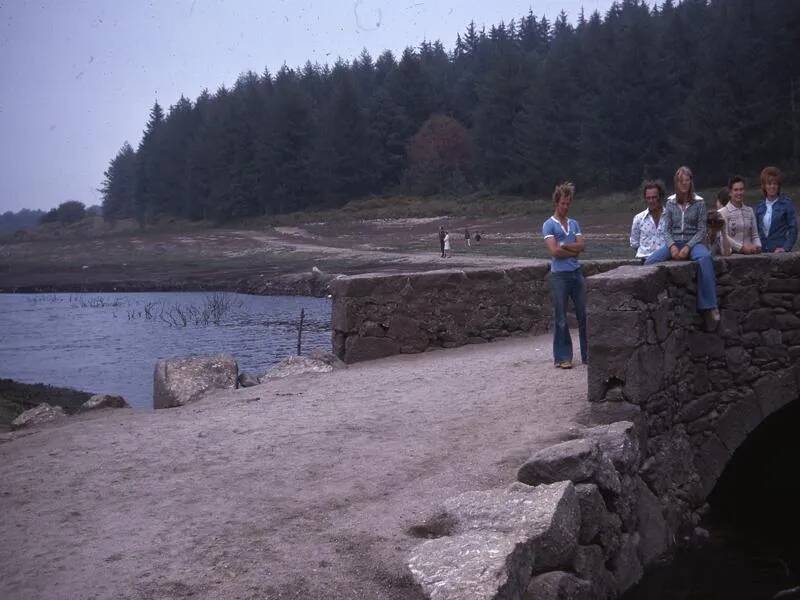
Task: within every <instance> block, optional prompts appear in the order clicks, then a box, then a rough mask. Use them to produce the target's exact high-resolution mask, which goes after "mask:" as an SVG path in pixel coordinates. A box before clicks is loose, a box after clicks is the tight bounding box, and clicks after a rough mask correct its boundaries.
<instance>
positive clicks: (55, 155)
mask: <svg viewBox="0 0 800 600" xmlns="http://www.w3.org/2000/svg"><path fill="white" fill-rule="evenodd" d="M611 4H612V1H611V0H584V1H576V0H561V1H548V2H535V1H531V0H521V1H518V0H509V1H506V2H503V3H501V5H499V6H497V5H491V6H487V5H486V4H485V3H483V2H479V1H478V0H465V1H463V2H459V3H443V2H413V0H411V1H409V2H408V3H392V2H387V1H378V0H355V1H352V0H351V1H347V2H344V1H336V2H327V3H325V2H314V1H308V0H306V1H298V2H287V1H285V0H280V1H272V2H266V3H260V2H256V1H255V0H240V1H237V2H232V3H225V2H224V1H222V0H216V1H207V0H179V1H176V2H171V3H158V4H156V3H152V4H149V5H147V6H141V5H136V6H134V5H132V4H130V5H129V4H122V3H121V4H116V3H113V2H104V1H97V2H88V1H77V2H72V3H70V4H69V5H67V4H66V3H60V2H56V1H53V0H46V1H45V2H43V3H36V4H35V5H32V4H30V3H25V4H12V3H7V4H0V23H2V24H3V25H2V29H1V30H0V55H2V59H0V76H1V77H2V81H3V82H4V84H5V85H4V89H3V92H2V94H0V134H2V138H3V141H4V144H3V146H2V149H0V161H2V173H0V175H2V176H0V212H5V211H8V210H11V211H18V210H20V209H22V208H29V209H49V208H52V207H54V206H57V205H58V204H59V203H61V202H64V201H66V200H79V201H81V202H83V203H84V204H86V205H87V206H88V205H92V204H100V203H101V195H100V193H99V192H98V191H97V188H98V187H99V186H100V185H101V183H102V181H103V172H104V171H105V170H106V168H107V167H108V163H109V161H110V160H111V159H112V158H113V157H114V156H115V155H116V153H117V151H118V150H119V148H120V147H121V146H122V144H123V143H124V142H126V141H127V142H129V143H130V144H131V145H132V146H133V147H134V148H135V147H136V146H137V144H138V143H139V140H140V138H141V134H142V130H143V129H144V126H145V123H146V121H147V118H148V113H149V111H150V108H151V107H152V105H153V102H155V101H158V102H159V103H160V104H161V105H162V106H163V107H164V109H165V110H166V109H168V107H169V106H170V105H171V104H174V103H175V102H176V101H177V100H178V99H179V98H180V96H181V95H184V96H186V97H187V98H189V99H190V100H192V101H194V100H195V99H196V98H197V96H198V95H199V94H200V92H201V91H202V90H203V89H204V88H207V89H209V90H210V91H212V92H213V91H214V90H216V89H217V88H218V87H219V86H222V85H224V86H227V87H230V86H232V85H233V83H234V82H235V81H236V79H237V77H238V76H239V75H240V74H241V73H244V72H246V71H248V70H252V71H255V72H257V73H263V72H264V69H265V68H266V69H269V70H270V72H272V73H275V72H276V71H277V70H278V69H280V67H281V66H282V65H284V64H286V65H287V66H289V67H298V66H302V65H303V64H304V63H305V62H306V61H307V60H310V61H311V62H312V63H314V62H316V63H319V64H325V63H328V64H333V63H334V62H335V61H336V60H337V58H342V59H344V60H352V59H353V58H356V57H357V56H358V54H359V53H360V52H361V50H362V49H364V48H366V49H367V50H368V51H369V52H370V54H371V55H372V56H373V57H377V56H378V55H379V54H380V53H381V52H382V51H384V50H391V51H392V52H394V53H395V54H396V55H399V54H400V53H401V52H402V50H403V49H404V48H405V47H407V46H412V47H417V46H418V45H419V44H420V43H421V42H422V41H424V40H430V41H434V40H440V41H441V42H442V43H443V44H444V45H445V47H446V48H447V49H448V50H451V49H452V47H453V45H454V43H455V39H456V35H457V34H458V33H463V31H464V30H465V29H466V27H467V25H468V24H469V22H470V21H475V23H476V25H477V26H478V27H479V28H480V27H483V26H485V27H486V28H489V27H490V26H491V25H493V24H497V23H499V22H501V21H504V22H506V23H507V22H509V21H510V20H511V19H518V18H519V17H520V16H522V15H525V14H527V13H528V10H529V9H530V10H532V11H533V13H534V14H536V15H537V16H542V15H544V16H547V18H548V19H550V20H551V21H552V19H554V18H555V17H556V16H557V15H558V13H559V12H560V11H561V10H562V9H563V10H564V11H566V13H567V15H568V17H569V19H570V20H571V21H573V22H574V20H575V19H576V17H577V15H578V14H579V11H580V9H581V6H582V7H583V8H584V10H585V11H586V14H587V15H588V14H591V13H592V12H594V11H595V10H598V11H600V12H601V14H603V13H605V11H606V10H607V9H608V8H609V7H610V6H611Z"/></svg>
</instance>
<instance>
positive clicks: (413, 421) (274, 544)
mask: <svg viewBox="0 0 800 600" xmlns="http://www.w3.org/2000/svg"><path fill="white" fill-rule="evenodd" d="M550 344H551V341H550V338H549V336H540V337H516V338H512V339H508V340H504V341H502V342H496V343H492V344H483V345H476V346H466V347H462V348H457V349H453V350H440V351H433V352H428V353H425V354H419V355H407V356H396V357H390V358H386V359H382V360H377V361H372V362H368V363H361V364H358V365H354V366H351V367H350V368H347V369H343V370H340V371H335V372H333V373H330V374H321V375H319V374H318V375H303V376H299V377H295V378H291V379H286V380H280V381H275V382H270V383H267V384H264V385H260V386H257V387H253V388H247V389H242V390H237V391H235V392H234V391H230V392H225V393H220V394H217V395H215V396H214V397H210V398H206V399H204V400H202V401H200V402H198V403H195V404H192V405H189V406H186V407H183V408H178V409H169V410H163V411H156V412H133V411H130V410H127V409H125V410H109V411H105V412H102V413H99V414H93V415H84V416H78V417H71V418H70V419H69V420H67V421H65V422H62V423H59V424H54V425H51V426H49V427H45V428H42V429H39V430H33V431H30V432H28V431H25V432H17V433H12V434H4V435H3V436H0V442H2V443H0V482H1V483H0V512H1V513H2V515H3V519H2V524H0V539H1V540H2V544H0V598H3V599H7V600H16V599H34V598H36V599H42V598H45V599H62V598H63V599H65V600H66V599H90V598H91V599H105V598H109V599H110V598H115V599H119V598H124V599H127V598H129V599H156V598H158V599H162V598H163V599H166V598H183V597H192V598H209V599H211V598H253V599H255V598H261V599H273V598H298V599H299V598H303V599H323V598H324V599H331V598H364V599H400V598H403V599H405V598H419V597H420V595H419V592H418V591H417V590H416V589H415V587H414V586H413V583H412V581H411V578H410V576H409V574H408V572H407V569H406V567H405V560H406V557H407V555H408V552H409V550H410V549H411V548H412V547H413V546H414V545H416V544H417V543H419V541H420V540H419V539H416V538H414V537H412V536H411V535H410V534H409V533H408V531H409V528H410V527H412V526H414V525H416V524H420V523H421V522H423V521H424V520H425V518H426V517H427V516H429V515H431V514H432V513H433V512H434V509H435V507H436V505H437V502H439V501H441V500H443V499H445V498H447V497H449V496H452V495H455V494H458V493H460V492H463V491H467V490H472V489H488V488H493V487H504V486H506V485H507V484H509V483H510V482H512V481H513V480H514V478H515V472H516V469H517V467H518V466H519V465H520V464H521V462H523V461H524V460H525V459H526V458H527V457H528V455H529V454H530V453H531V451H533V450H535V449H537V448H540V447H543V446H544V445H547V444H549V443H552V442H554V441H557V440H561V439H566V438H568V437H569V436H570V435H571V432H574V429H575V427H576V426H577V425H576V423H579V422H583V421H585V420H586V419H587V418H588V417H587V415H588V410H589V405H588V403H587V402H586V369H585V367H583V366H578V367H576V368H575V369H573V370H572V371H562V370H555V369H554V368H553V367H552V363H551V359H550Z"/></svg>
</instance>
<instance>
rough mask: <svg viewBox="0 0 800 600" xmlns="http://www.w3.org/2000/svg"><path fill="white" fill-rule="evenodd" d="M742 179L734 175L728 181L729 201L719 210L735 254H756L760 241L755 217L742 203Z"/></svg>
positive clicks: (759, 248)
mask: <svg viewBox="0 0 800 600" xmlns="http://www.w3.org/2000/svg"><path fill="white" fill-rule="evenodd" d="M744 187H745V183H744V178H743V177H740V176H739V175H734V176H733V177H731V178H730V180H729V181H728V191H729V192H730V197H731V199H730V201H729V202H728V203H727V204H725V206H723V207H722V208H720V209H719V214H720V215H722V218H723V219H725V234H727V236H728V242H729V243H730V245H731V251H732V252H734V253H736V254H758V253H759V252H761V240H760V239H759V238H758V227H757V226H756V215H755V213H754V212H753V209H752V208H750V207H749V206H747V205H746V204H745V203H744Z"/></svg>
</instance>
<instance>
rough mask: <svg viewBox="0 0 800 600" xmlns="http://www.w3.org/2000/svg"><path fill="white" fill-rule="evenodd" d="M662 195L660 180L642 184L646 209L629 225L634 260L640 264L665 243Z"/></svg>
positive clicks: (662, 187)
mask: <svg viewBox="0 0 800 600" xmlns="http://www.w3.org/2000/svg"><path fill="white" fill-rule="evenodd" d="M664 195H665V191H664V183H663V182H662V181H661V180H660V179H659V180H656V181H650V180H648V181H645V182H644V183H642V196H643V197H644V201H645V204H646V205H647V208H645V209H644V210H643V211H642V212H640V213H638V214H637V215H636V216H635V217H633V223H632V224H631V248H635V249H636V258H638V259H640V260H641V261H642V264H644V261H645V259H647V257H648V256H650V255H651V254H652V253H653V252H655V251H656V250H658V249H659V248H661V247H662V246H663V245H664V244H666V243H667V240H666V237H665V236H664V219H662V218H661V216H662V215H663V213H664Z"/></svg>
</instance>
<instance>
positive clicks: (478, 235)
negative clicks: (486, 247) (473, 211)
mask: <svg viewBox="0 0 800 600" xmlns="http://www.w3.org/2000/svg"><path fill="white" fill-rule="evenodd" d="M475 243H476V244H480V243H481V232H480V231H479V232H477V233H476V234H475Z"/></svg>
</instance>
